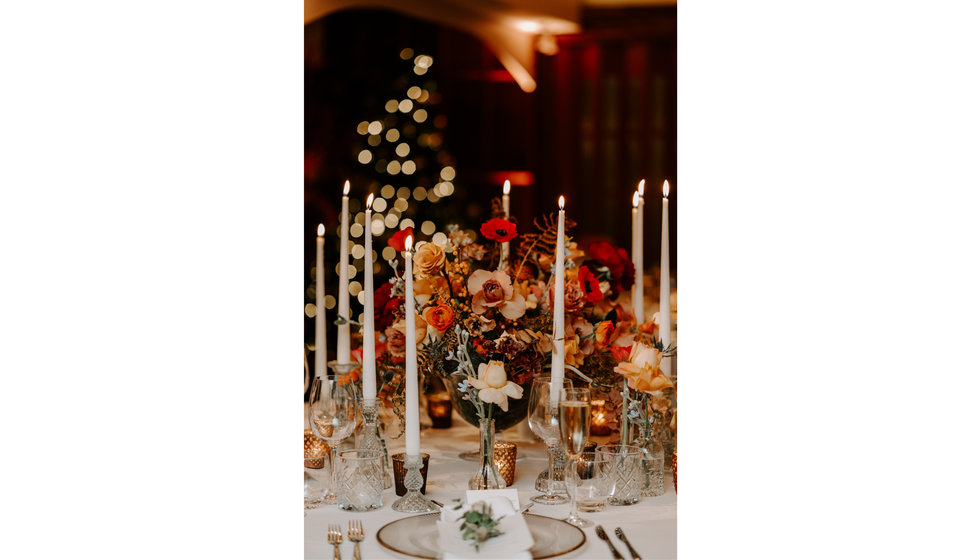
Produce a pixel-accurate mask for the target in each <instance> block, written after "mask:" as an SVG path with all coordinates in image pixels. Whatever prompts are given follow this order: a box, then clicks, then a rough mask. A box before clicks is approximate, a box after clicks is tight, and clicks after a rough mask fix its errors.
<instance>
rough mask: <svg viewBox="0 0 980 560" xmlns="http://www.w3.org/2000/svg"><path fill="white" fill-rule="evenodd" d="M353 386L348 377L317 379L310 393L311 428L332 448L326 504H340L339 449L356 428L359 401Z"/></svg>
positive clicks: (329, 376) (332, 376) (324, 499)
mask: <svg viewBox="0 0 980 560" xmlns="http://www.w3.org/2000/svg"><path fill="white" fill-rule="evenodd" d="M350 386H351V383H350V381H349V378H348V377H345V376H339V375H327V376H326V377H325V378H319V377H318V378H316V379H314V380H313V389H312V391H311V392H310V408H309V413H308V416H309V421H310V428H311V429H312V430H313V433H314V434H315V435H316V437H318V438H320V439H322V440H325V441H326V442H327V444H328V445H329V446H330V454H329V457H330V489H329V490H328V491H327V494H326V495H325V496H324V498H323V502H322V503H325V504H335V503H337V469H336V464H337V447H338V446H339V445H340V442H341V441H343V440H344V439H345V438H346V437H347V436H349V435H351V432H353V431H354V426H355V425H356V424H357V397H356V396H355V395H354V391H352V390H351V387H350Z"/></svg>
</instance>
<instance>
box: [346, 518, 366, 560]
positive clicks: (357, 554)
mask: <svg viewBox="0 0 980 560" xmlns="http://www.w3.org/2000/svg"><path fill="white" fill-rule="evenodd" d="M347 540H349V541H351V542H352V543H354V560H361V545H360V544H359V543H360V542H361V541H363V540H364V526H363V525H361V520H360V519H355V520H351V521H348V522H347Z"/></svg>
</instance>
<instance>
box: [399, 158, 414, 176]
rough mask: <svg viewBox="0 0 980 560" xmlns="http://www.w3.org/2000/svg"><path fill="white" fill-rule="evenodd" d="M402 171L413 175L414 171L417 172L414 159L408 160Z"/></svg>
mask: <svg viewBox="0 0 980 560" xmlns="http://www.w3.org/2000/svg"><path fill="white" fill-rule="evenodd" d="M402 173H404V174H405V175H411V174H412V173H415V162H414V161H412V160H408V161H406V162H405V163H403V164H402Z"/></svg>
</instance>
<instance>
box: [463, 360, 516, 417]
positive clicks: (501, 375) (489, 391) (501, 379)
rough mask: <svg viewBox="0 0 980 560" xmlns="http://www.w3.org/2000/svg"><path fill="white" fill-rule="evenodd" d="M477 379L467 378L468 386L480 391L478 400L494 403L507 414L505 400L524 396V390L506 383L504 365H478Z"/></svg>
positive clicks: (495, 362)
mask: <svg viewBox="0 0 980 560" xmlns="http://www.w3.org/2000/svg"><path fill="white" fill-rule="evenodd" d="M477 375H478V378H477V379H474V378H472V377H467V378H466V379H467V380H468V381H469V382H470V385H472V386H473V387H475V388H476V389H478V390H479V391H480V393H479V396H480V400H481V401H483V402H487V403H494V404H496V405H497V406H499V407H500V409H501V410H503V411H504V412H507V399H508V397H509V398H512V399H519V398H521V397H522V396H524V389H523V388H521V386H520V385H518V384H517V383H514V382H513V381H507V371H506V370H505V369H504V363H503V362H501V361H497V360H491V361H490V363H489V364H480V367H479V368H477Z"/></svg>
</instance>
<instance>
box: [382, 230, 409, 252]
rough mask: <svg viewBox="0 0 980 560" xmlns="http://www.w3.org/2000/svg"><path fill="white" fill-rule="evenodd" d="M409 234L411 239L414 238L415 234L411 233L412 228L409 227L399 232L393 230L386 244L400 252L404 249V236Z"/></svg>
mask: <svg viewBox="0 0 980 560" xmlns="http://www.w3.org/2000/svg"><path fill="white" fill-rule="evenodd" d="M409 235H411V236H412V238H413V239H414V238H415V234H414V233H412V228H410V227H407V228H405V229H403V230H401V231H399V232H395V235H392V236H391V239H389V240H388V246H389V247H391V248H392V249H394V250H396V251H398V253H399V254H401V252H402V251H404V250H405V238H406V237H408V236H409Z"/></svg>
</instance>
